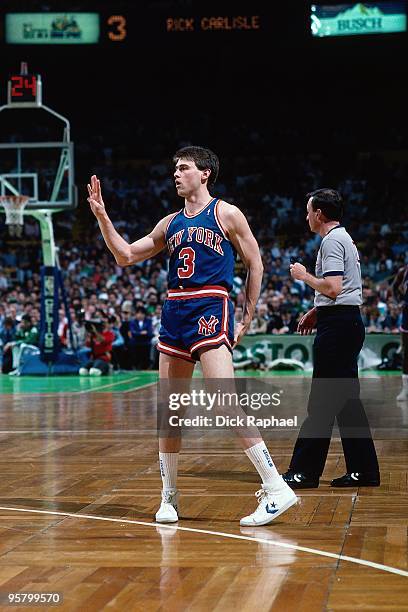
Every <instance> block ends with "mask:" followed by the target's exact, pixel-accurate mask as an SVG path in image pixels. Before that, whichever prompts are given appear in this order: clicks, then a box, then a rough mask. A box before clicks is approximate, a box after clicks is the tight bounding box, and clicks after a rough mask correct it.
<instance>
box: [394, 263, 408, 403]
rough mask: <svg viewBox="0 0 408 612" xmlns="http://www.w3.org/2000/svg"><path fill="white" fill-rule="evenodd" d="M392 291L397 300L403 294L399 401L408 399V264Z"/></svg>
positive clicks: (400, 271)
mask: <svg viewBox="0 0 408 612" xmlns="http://www.w3.org/2000/svg"><path fill="white" fill-rule="evenodd" d="M392 291H393V294H394V297H395V299H396V300H397V301H399V300H400V298H401V296H402V321H401V327H400V331H401V344H402V389H401V392H400V393H399V395H397V402H404V401H407V400H408V265H406V266H403V267H402V268H400V269H399V270H398V272H397V275H396V277H395V279H394V282H393V284H392Z"/></svg>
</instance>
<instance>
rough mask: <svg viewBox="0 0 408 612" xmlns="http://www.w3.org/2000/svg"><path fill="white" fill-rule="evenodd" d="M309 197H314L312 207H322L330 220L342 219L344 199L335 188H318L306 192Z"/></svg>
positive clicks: (314, 208) (315, 208)
mask: <svg viewBox="0 0 408 612" xmlns="http://www.w3.org/2000/svg"><path fill="white" fill-rule="evenodd" d="M306 197H307V199H308V200H309V199H310V198H312V208H313V210H315V211H316V210H317V209H319V208H320V210H321V211H322V213H323V214H324V216H325V217H326V219H327V220H328V221H341V220H342V217H343V213H344V204H343V199H342V197H341V195H340V194H339V192H338V191H336V190H335V189H316V190H315V191H311V192H310V193H308V194H306Z"/></svg>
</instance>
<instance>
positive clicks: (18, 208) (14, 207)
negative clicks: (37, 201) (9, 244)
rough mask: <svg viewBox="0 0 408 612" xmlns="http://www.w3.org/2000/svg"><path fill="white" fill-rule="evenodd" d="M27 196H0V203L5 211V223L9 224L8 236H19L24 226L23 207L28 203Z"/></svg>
mask: <svg viewBox="0 0 408 612" xmlns="http://www.w3.org/2000/svg"><path fill="white" fill-rule="evenodd" d="M28 200H29V197H28V196H22V195H18V196H15V195H13V196H11V195H7V196H0V204H1V205H2V206H3V208H4V212H5V213H6V225H8V226H9V234H10V236H16V237H17V238H20V237H21V235H22V233H23V226H24V209H25V207H26V205H27V203H28Z"/></svg>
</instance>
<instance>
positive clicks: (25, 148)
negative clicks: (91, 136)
mask: <svg viewBox="0 0 408 612" xmlns="http://www.w3.org/2000/svg"><path fill="white" fill-rule="evenodd" d="M25 83H26V84H27V88H26V89H27V92H25V91H23V90H24V84H25ZM21 96H22V97H21ZM22 99H23V100H24V101H23V102H21V100H22ZM61 123H62V125H61ZM0 134H1V136H0V196H8V195H15V196H17V195H26V196H28V197H29V201H28V204H27V206H26V211H27V212H29V211H30V210H38V209H49V210H53V211H57V210H70V209H72V208H75V207H76V205H77V193H76V187H75V182H74V146H73V143H72V142H71V140H70V124H69V121H68V119H67V118H66V117H63V116H62V115H60V114H59V113H57V112H56V111H54V110H53V109H51V108H49V107H48V106H45V105H44V104H43V103H42V96H41V77H40V75H29V74H28V72H27V65H26V64H25V63H22V68H21V74H19V75H12V76H11V77H10V80H9V83H8V100H7V104H5V105H4V106H0ZM40 136H41V138H40Z"/></svg>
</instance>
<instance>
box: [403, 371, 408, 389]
mask: <svg viewBox="0 0 408 612" xmlns="http://www.w3.org/2000/svg"><path fill="white" fill-rule="evenodd" d="M402 386H403V387H408V374H403V375H402Z"/></svg>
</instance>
